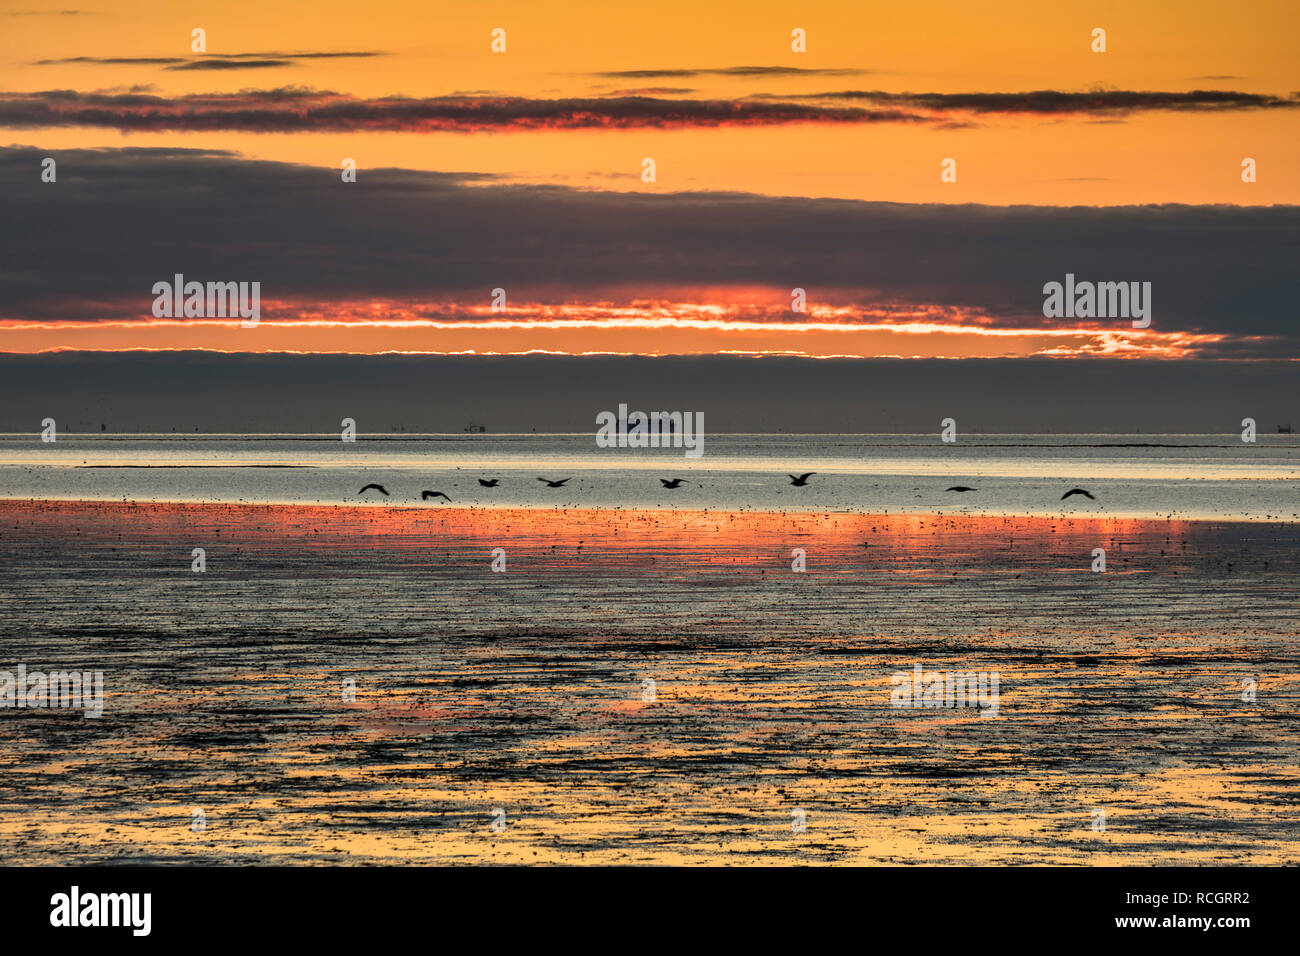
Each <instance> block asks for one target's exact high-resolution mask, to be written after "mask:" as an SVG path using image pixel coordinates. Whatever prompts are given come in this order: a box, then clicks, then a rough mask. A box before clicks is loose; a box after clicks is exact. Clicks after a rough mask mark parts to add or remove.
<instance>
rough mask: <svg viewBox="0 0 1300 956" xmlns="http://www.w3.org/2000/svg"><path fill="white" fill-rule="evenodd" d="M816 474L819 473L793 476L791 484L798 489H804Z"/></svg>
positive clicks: (812, 472)
mask: <svg viewBox="0 0 1300 956" xmlns="http://www.w3.org/2000/svg"><path fill="white" fill-rule="evenodd" d="M815 474H817V472H815V471H806V472H804V473H803V474H802V475H799V476H798V477H795V476H794V475H791V476H790V484H792V485H794V486H795V487H796V488H802V487H803V486H804V485H806V484H808V479H809V478H811V477H812V476H813V475H815Z"/></svg>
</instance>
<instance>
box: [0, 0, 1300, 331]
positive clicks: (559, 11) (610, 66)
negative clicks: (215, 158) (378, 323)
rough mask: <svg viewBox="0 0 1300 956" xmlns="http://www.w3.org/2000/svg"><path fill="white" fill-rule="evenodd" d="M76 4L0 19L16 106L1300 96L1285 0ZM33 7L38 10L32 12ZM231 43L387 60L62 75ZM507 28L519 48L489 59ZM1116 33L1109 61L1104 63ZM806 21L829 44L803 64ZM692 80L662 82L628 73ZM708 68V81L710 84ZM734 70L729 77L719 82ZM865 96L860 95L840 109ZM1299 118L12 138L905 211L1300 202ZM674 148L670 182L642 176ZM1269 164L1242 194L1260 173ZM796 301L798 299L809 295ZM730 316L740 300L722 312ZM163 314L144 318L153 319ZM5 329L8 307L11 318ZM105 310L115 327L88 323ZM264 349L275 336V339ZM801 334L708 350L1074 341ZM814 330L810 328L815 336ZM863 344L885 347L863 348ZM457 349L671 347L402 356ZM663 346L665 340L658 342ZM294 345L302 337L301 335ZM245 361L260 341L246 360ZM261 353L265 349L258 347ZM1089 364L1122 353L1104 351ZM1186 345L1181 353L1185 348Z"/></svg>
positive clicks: (666, 167)
mask: <svg viewBox="0 0 1300 956" xmlns="http://www.w3.org/2000/svg"><path fill="white" fill-rule="evenodd" d="M73 3H74V0H66V2H65V0H60V2H59V3H58V4H46V3H42V2H41V0H30V2H25V3H24V4H22V10H21V11H20V13H21V14H22V15H8V16H3V17H0V89H3V90H6V91H9V92H11V93H12V92H27V93H30V92H35V91H42V90H52V89H60V90H73V91H77V92H79V93H83V94H84V93H90V92H93V91H112V92H115V93H118V94H120V93H124V92H127V91H128V90H130V89H131V88H134V87H145V88H147V91H148V93H149V94H150V95H154V96H160V97H174V96H183V95H187V94H195V93H234V92H236V91H240V90H247V89H257V90H265V89H273V88H277V87H284V86H294V87H300V88H312V89H320V90H333V91H337V92H339V93H342V94H346V95H348V96H351V97H356V98H361V99H369V98H377V97H388V96H395V95H396V96H404V97H440V96H448V95H452V94H476V95H481V94H493V95H498V96H512V97H528V98H540V99H557V98H566V97H604V96H610V95H615V94H624V95H626V94H630V93H632V94H637V95H651V96H669V97H674V98H685V99H711V100H727V101H747V100H748V98H750V97H754V96H773V97H778V98H780V97H790V96H797V95H801V94H811V93H823V92H829V91H843V90H882V91H887V92H891V93H900V92H916V93H919V92H927V93H996V92H1023V91H1033V90H1057V91H1065V92H1079V91H1088V90H1120V91H1123V90H1128V91H1180V92H1186V91H1191V90H1232V91H1237V92H1240V93H1250V94H1264V95H1268V96H1277V97H1286V96H1290V95H1291V94H1292V93H1293V92H1294V91H1295V90H1296V89H1298V88H1300V83H1297V82H1296V80H1297V73H1296V64H1297V62H1298V58H1297V53H1298V52H1300V40H1298V39H1297V38H1298V37H1300V4H1297V3H1295V2H1294V0H1265V2H1260V3H1255V4H1251V5H1250V6H1249V7H1248V8H1240V7H1235V6H1232V5H1224V4H1221V3H1216V2H1208V0H1206V2H1201V0H1195V2H1187V0H1182V2H1178V0H1168V2H1163V0H1162V2H1150V3H1143V4H1140V5H1139V4H1133V3H1128V2H1113V3H1106V2H1098V3H1034V2H1001V3H981V4H971V3H960V2H952V3H944V2H937V3H926V4H898V3H892V2H888V3H887V2H879V3H862V4H852V5H847V4H843V3H815V2H814V3H806V4H800V5H795V6H792V5H790V4H788V3H775V2H771V0H745V2H729V3H713V4H708V5H701V4H696V3H683V2H679V0H667V2H660V3H655V4H652V5H649V6H645V7H627V6H621V5H616V4H610V3H608V2H607V0H566V2H563V3H554V4H552V3H548V4H536V3H532V2H499V3H476V4H453V3H429V2H426V0H410V2H405V0H399V2H393V0H389V2H377V3H372V4H366V5H361V6H358V5H357V4H355V3H353V2H351V0H311V2H305V0H274V2H269V3H268V2H265V0H261V2H213V3H208V4H204V5H202V6H201V7H194V6H190V5H179V4H174V3H169V2H160V0H113V2H106V0H86V2H76V4H75V5H76V8H77V9H78V10H83V11H86V12H85V13H84V14H81V15H57V14H55V13H53V12H50V13H44V12H40V11H44V10H45V9H46V8H47V7H48V8H49V10H50V11H55V10H58V9H61V8H62V7H64V6H68V5H71V4H73ZM24 11H26V12H24ZM195 27H202V28H203V29H204V30H206V34H207V55H209V56H210V57H219V56H221V55H229V54H246V53H262V54H266V55H267V56H268V57H269V56H272V55H274V54H277V53H278V54H282V55H284V54H293V53H305V52H336V53H337V52H372V53H378V54H381V55H377V56H369V57H364V58H319V59H293V58H292V57H287V59H288V60H289V61H290V62H288V64H287V65H284V66H278V67H271V68H266V69H234V70H188V69H180V70H177V69H170V70H169V69H167V68H165V67H164V66H163V65H159V64H142V63H112V64H106V63H88V62H76V63H66V62H64V63H51V64H46V65H38V63H37V61H41V60H66V59H70V58H77V57H90V58H112V59H123V58H136V57H151V58H152V57H176V58H182V59H188V58H191V57H192V56H195V55H194V54H192V53H191V50H190V43H191V30H192V29H193V28H195ZM496 27H501V28H504V29H505V30H506V36H507V41H506V42H507V49H506V52H505V53H493V52H491V50H490V42H491V37H490V33H491V31H492V30H493V28H496ZM1095 27H1101V28H1104V29H1105V30H1106V31H1107V52H1105V53H1094V52H1092V51H1091V50H1090V44H1091V42H1092V40H1091V32H1092V30H1093V29H1094V28H1095ZM794 28H801V29H803V30H805V31H806V32H807V52H806V53H802V54H800V53H795V52H792V51H791V48H790V33H791V30H792V29H794ZM741 66H761V67H797V68H800V69H803V70H840V71H845V72H844V73H843V74H841V75H817V74H811V75H796V76H789V75H761V76H737V75H728V74H720V73H719V72H717V71H725V70H726V69H728V68H734V67H741ZM650 70H653V71H666V72H667V71H691V72H690V73H688V74H687V75H669V76H655V77H632V76H618V77H613V76H603V75H601V74H605V73H611V72H618V71H650ZM698 71H705V72H704V73H700V72H698ZM708 71H714V72H708ZM840 105H843V104H840ZM1298 116H1300V111H1298V110H1296V109H1285V108H1284V109H1232V110H1220V111H1207V110H1180V111H1160V110H1156V111H1140V112H1134V113H1129V114H1123V115H1115V114H1109V115H1077V114H1065V115H1061V114H1049V115H1036V114H1025V113H1020V114H1013V115H1008V114H999V113H979V114H972V113H969V112H967V113H961V112H958V113H954V114H952V116H951V117H950V118H951V120H952V123H950V124H944V123H941V122H925V123H850V124H843V123H833V124H832V123H799V124H793V125H774V126H756V127H748V128H737V127H723V128H712V127H709V126H693V127H690V128H685V129H673V130H662V129H653V128H641V129H602V130H570V131H549V132H519V131H503V132H478V133H448V132H435V133H408V132H312V131H299V132H271V133H255V132H244V131H238V130H228V129H216V130H206V131H202V132H190V131H176V130H168V131H164V132H120V131H118V130H117V129H112V128H106V127H85V126H77V127H66V128H54V127H39V128H11V129H8V130H5V131H4V133H3V135H4V136H5V137H6V141H7V142H10V143H21V144H29V145H35V146H39V147H40V148H42V149H44V150H48V151H50V153H51V154H52V155H56V156H57V154H58V151H59V150H60V149H71V148H74V147H76V148H85V147H121V146H125V145H129V146H168V147H195V148H221V149H231V150H235V151H238V152H239V153H240V154H242V155H243V156H246V157H248V158H255V159H272V160H282V161H288V162H294V163H302V164H309V165H316V166H320V167H324V168H329V169H337V168H338V165H339V162H340V160H341V159H342V158H343V157H354V158H355V159H356V160H357V161H358V163H359V165H360V168H361V170H362V174H363V175H364V171H365V170H366V169H374V168H378V167H404V168H414V169H427V170H443V171H475V172H486V173H494V174H500V175H505V176H508V177H511V178H513V179H515V180H518V181H520V182H526V183H546V184H557V185H565V186H573V187H579V188H588V189H601V190H620V191H622V190H626V191H649V192H655V193H664V194H670V193H673V192H678V191H684V190H735V191H745V192H756V193H764V194H770V195H796V196H817V197H838V198H851V199H862V200H877V201H878V200H884V201H890V202H900V203H933V202H941V203H947V202H952V203H972V202H973V203H986V204H996V205H1003V204H1036V205H1119V204H1143V203H1189V204H1210V203H1230V204H1243V205H1269V204H1275V203H1285V204H1293V203H1297V202H1300V175H1298V174H1300V155H1298V154H1297V150H1296V144H1297V136H1296V134H1297V131H1298V127H1297V117H1298ZM645 157H653V158H654V159H655V161H656V163H657V182H654V183H644V182H642V180H641V176H640V172H641V161H642V159H643V158H645ZM946 157H952V158H954V159H956V161H957V172H958V175H957V182H955V183H944V182H941V181H940V175H939V172H940V162H941V160H943V159H944V158H946ZM1243 157H1251V158H1253V159H1255V160H1256V162H1257V163H1258V181H1257V182H1255V183H1243V182H1242V180H1241V161H1242V159H1243ZM784 294H787V295H788V292H786V293H784ZM721 304H723V305H725V304H726V303H721ZM146 316H147V311H146V312H145V315H144V316H142V318H143V317H146ZM3 318H5V317H4V316H0V319H3ZM88 318H94V317H93V316H88ZM259 334H260V335H261V338H262V340H264V341H265V340H266V339H269V338H270V337H271V333H269V332H268V331H267V330H263V332H262V333H259ZM804 334H805V335H812V334H818V335H819V337H820V341H817V342H804V343H794V344H793V345H791V343H790V342H788V341H787V339H789V338H790V337H791V333H785V332H782V333H779V334H778V333H767V332H761V331H759V330H755V333H754V334H747V335H743V336H742V335H741V334H740V333H735V332H733V333H727V332H721V331H718V332H707V331H701V332H699V333H698V334H696V335H694V336H693V337H692V338H690V340H689V346H688V350H690V351H727V350H737V351H746V350H751V349H753V348H755V347H757V348H759V349H760V350H761V349H763V348H770V349H773V350H777V351H786V350H789V349H791V348H793V350H794V351H795V352H797V353H798V352H801V353H803V354H846V352H845V351H841V350H842V349H843V350H846V351H847V354H859V353H860V352H861V353H862V354H890V355H894V354H899V355H912V354H930V355H933V354H942V355H950V354H951V355H960V354H985V352H986V351H987V350H988V348H995V350H996V354H1032V353H1036V352H1037V353H1042V352H1043V351H1045V350H1050V349H1051V348H1054V347H1055V346H1056V345H1059V344H1060V343H1044V342H1043V341H1042V340H1041V337H1039V338H1029V337H1021V338H1019V339H1016V340H1014V341H1012V340H1007V341H1004V342H1001V343H997V344H996V346H994V345H993V343H989V342H987V341H985V342H984V343H981V344H978V345H975V344H973V343H975V342H976V339H975V337H973V336H970V335H965V334H962V333H958V332H954V333H953V334H951V335H938V334H936V333H934V332H929V331H927V332H919V331H918V332H914V333H912V334H913V335H923V336H925V337H924V338H918V339H916V341H915V342H913V343H911V344H910V345H909V344H900V343H898V342H895V341H894V339H897V338H899V337H900V335H905V333H898V332H883V333H864V332H861V331H856V332H853V333H852V335H853V337H854V341H853V342H851V343H849V342H846V341H844V340H842V337H837V336H835V335H833V334H831V333H825V332H823V333H812V332H805V333H804ZM796 335H797V334H796ZM104 336H108V337H109V339H110V340H111V341H112V342H113V347H117V348H154V347H162V348H178V347H190V346H196V347H215V348H221V347H223V346H222V344H221V343H220V341H219V340H218V339H217V338H214V337H213V334H212V333H211V331H210V330H209V331H208V332H204V331H203V330H198V329H196V330H193V331H182V332H178V333H177V334H175V335H170V336H169V335H168V334H167V333H165V331H164V330H163V329H162V328H161V327H158V328H154V329H153V330H151V331H145V330H136V331H131V332H129V334H127V333H123V334H121V335H119V336H118V337H116V338H114V337H113V334H112V333H110V332H109V330H108V329H104V330H101V331H98V332H93V333H92V332H82V331H80V330H79V328H78V327H77V326H75V325H74V326H67V327H64V328H62V329H59V330H49V329H46V330H43V331H38V330H23V329H21V328H17V329H16V328H13V327H0V349H3V350H11V351H28V350H41V349H46V348H102V347H106V346H105V345H104V344H102V339H103V337H104ZM864 336H867V337H865V338H864ZM434 339H436V340H437V343H438V344H437V346H436V347H437V348H438V350H442V349H443V348H444V347H445V348H446V349H447V350H449V351H462V350H470V351H476V350H477V351H495V350H498V349H499V348H505V349H507V350H528V349H542V350H546V349H550V348H556V349H560V350H566V351H568V350H572V351H606V350H613V351H638V352H640V351H654V348H653V346H652V345H650V344H648V343H647V341H646V340H645V337H644V336H640V335H638V334H635V333H631V332H626V331H624V332H622V333H611V334H602V335H593V336H590V337H583V338H581V340H580V341H575V338H574V336H572V335H562V334H558V333H557V334H551V333H543V332H541V331H540V330H539V331H536V332H530V333H528V334H526V335H514V334H513V333H511V334H507V333H505V332H502V331H499V330H498V331H491V332H490V334H487V333H485V334H483V335H479V336H473V335H469V334H468V333H467V332H465V331H464V330H461V331H459V332H456V333H446V332H439V333H437V334H436V335H432V336H431V335H430V334H428V333H427V332H426V334H424V335H423V337H419V336H415V337H406V338H403V339H401V341H395V340H393V339H392V338H391V337H390V338H386V339H385V340H384V341H385V342H386V343H387V344H388V346H389V348H391V349H394V350H402V348H403V347H404V346H405V345H407V344H412V345H413V346H414V347H415V348H417V349H418V348H420V345H419V343H420V342H426V343H427V342H431V341H434ZM659 340H660V341H662V337H660V339H659ZM277 341H279V340H277ZM283 341H286V342H292V343H293V344H294V345H295V346H296V347H297V348H298V349H300V350H304V351H310V350H315V349H318V348H320V349H324V350H333V349H335V348H338V347H343V348H345V349H351V348H354V347H357V343H358V342H360V343H361V344H360V346H359V347H360V350H363V351H375V350H381V349H380V348H379V344H378V340H377V339H373V338H372V339H370V340H366V339H365V338H364V336H363V337H361V339H358V338H357V337H355V336H353V337H343V336H339V335H337V334H333V333H331V334H329V335H326V334H324V333H320V332H315V333H312V334H311V335H302V336H297V337H295V336H287V337H285V338H284V339H283ZM234 347H235V348H237V349H240V350H242V349H244V348H246V347H248V346H245V345H242V344H241V345H237V346H234ZM260 347H261V346H253V348H254V349H257V348H260ZM1080 347H1081V350H1082V351H1095V350H1096V349H1098V348H1101V349H1103V350H1105V344H1104V343H1102V342H1101V341H1100V340H1099V339H1098V338H1097V336H1093V337H1091V338H1089V339H1087V340H1086V341H1082V340H1081V346H1080ZM1166 354H1170V355H1175V354H1179V349H1178V347H1177V346H1175V345H1174V344H1172V343H1169V344H1168V345H1167V353H1166Z"/></svg>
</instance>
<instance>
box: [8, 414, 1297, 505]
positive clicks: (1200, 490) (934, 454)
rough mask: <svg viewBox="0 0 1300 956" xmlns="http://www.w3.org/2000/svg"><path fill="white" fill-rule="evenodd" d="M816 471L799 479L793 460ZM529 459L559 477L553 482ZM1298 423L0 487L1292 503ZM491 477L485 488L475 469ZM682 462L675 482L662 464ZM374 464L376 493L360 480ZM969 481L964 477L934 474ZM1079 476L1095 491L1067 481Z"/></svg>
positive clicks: (346, 448) (63, 491) (253, 460)
mask: <svg viewBox="0 0 1300 956" xmlns="http://www.w3.org/2000/svg"><path fill="white" fill-rule="evenodd" d="M810 471H811V472H814V473H815V474H814V475H813V476H812V478H811V479H810V480H809V482H808V484H807V486H805V487H794V486H792V485H791V484H790V479H789V477H788V475H789V474H791V473H793V474H802V473H804V472H810ZM539 477H545V478H548V479H552V480H557V479H569V481H568V482H567V484H566V485H565V486H564V487H562V488H554V489H553V488H549V487H547V486H546V485H544V484H543V483H542V482H540V481H538V478H539ZM1297 477H1300V436H1296V435H1272V434H1262V435H1260V436H1259V440H1258V441H1257V442H1256V443H1253V444H1248V443H1245V442H1242V441H1241V440H1240V437H1239V436H1238V435H1236V434H1231V435H1113V434H1112V435H968V436H960V437H959V439H958V440H957V441H956V442H955V443H951V444H945V443H943V442H941V441H940V440H939V438H938V436H937V435H933V434H931V435H827V434H820V435H740V434H726V435H706V436H705V441H704V452H703V454H702V456H700V457H698V458H690V457H687V456H686V455H685V452H684V450H683V449H671V448H668V449H618V448H610V449H602V448H598V447H596V444H595V440H594V437H593V435H592V434H590V433H582V434H544V435H543V434H527V435H408V434H401V435H384V436H366V435H361V436H360V437H359V438H358V440H357V441H356V442H354V443H345V442H343V441H341V440H340V439H339V437H338V436H337V435H176V434H169V435H131V436H121V435H75V434H66V433H65V434H61V435H59V437H58V440H57V441H55V442H53V443H42V442H41V441H40V440H39V437H38V436H37V435H35V434H22V435H13V434H10V435H3V436H0V497H5V498H20V499H32V498H34V499H44V500H68V499H84V500H98V501H121V500H124V499H125V500H132V501H182V502H187V501H207V502H229V503H234V502H258V503H320V504H353V503H358V502H362V501H364V502H366V503H369V504H387V505H391V506H396V507H448V504H447V503H446V502H445V501H443V500H442V499H433V500H432V501H431V502H430V503H429V504H427V505H426V504H423V503H422V500H421V497H420V493H421V492H422V491H424V490H429V491H441V492H443V493H444V494H446V495H447V496H448V497H449V498H450V499H451V505H450V506H451V507H459V506H474V507H491V506H500V507H594V508H677V509H685V510H696V509H720V510H734V511H739V510H758V511H851V512H860V513H871V514H877V513H880V514H889V513H892V514H898V513H917V514H962V513H971V514H990V515H999V514H1005V515H1021V514H1028V515H1054V514H1062V513H1064V514H1072V515H1081V516H1082V515H1095V516H1106V517H1166V516H1173V517H1179V518H1192V519H1198V518H1204V519H1216V518H1217V519H1225V518H1226V519H1235V520H1278V519H1281V520H1292V519H1294V518H1296V517H1297V516H1300V484H1297V481H1296V479H1297ZM480 478H482V479H485V480H490V479H495V480H496V481H497V482H498V485H497V487H494V488H487V487H483V486H481V485H480V484H479V479H480ZM661 478H663V479H673V478H681V479H683V481H682V485H681V487H679V488H677V489H676V490H669V489H665V488H664V487H663V486H662V485H661V484H660V481H659V479H661ZM370 482H378V483H380V484H382V485H384V486H385V488H386V489H387V490H388V491H389V492H390V495H389V496H388V497H385V496H384V495H382V494H380V493H378V492H374V491H370V492H367V493H366V494H365V495H364V496H361V495H360V494H359V493H358V492H359V490H360V488H361V487H362V486H363V485H365V484H367V483H370ZM953 485H965V486H969V487H972V488H974V489H975V490H974V491H970V492H965V493H958V492H950V491H947V490H946V489H947V488H948V487H950V486H953ZM1074 487H1082V488H1086V489H1087V490H1089V491H1090V492H1091V493H1092V494H1093V495H1094V496H1095V500H1089V499H1087V498H1084V497H1082V496H1079V495H1076V496H1073V497H1071V498H1070V499H1068V500H1066V501H1062V500H1061V495H1062V494H1064V493H1065V492H1066V491H1068V490H1069V489H1071V488H1074Z"/></svg>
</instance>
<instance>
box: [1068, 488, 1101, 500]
mask: <svg viewBox="0 0 1300 956" xmlns="http://www.w3.org/2000/svg"><path fill="white" fill-rule="evenodd" d="M1070 495H1083V496H1084V497H1085V498H1090V499H1092V500H1093V501H1096V500H1097V499H1096V498H1093V497H1092V495H1091V494H1089V493H1088V492H1087V491H1085V490H1084V489H1082V488H1071V489H1070V490H1069V491H1067V492H1066V493H1065V494H1063V495H1061V500H1062V501H1064V500H1065V499H1066V498H1068V497H1070Z"/></svg>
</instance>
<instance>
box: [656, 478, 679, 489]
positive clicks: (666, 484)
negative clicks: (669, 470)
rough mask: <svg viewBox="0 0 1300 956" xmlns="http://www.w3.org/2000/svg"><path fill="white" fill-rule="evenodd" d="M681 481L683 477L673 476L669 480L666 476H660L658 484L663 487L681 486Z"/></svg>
mask: <svg viewBox="0 0 1300 956" xmlns="http://www.w3.org/2000/svg"><path fill="white" fill-rule="evenodd" d="M682 481H683V479H681V478H674V479H673V480H672V481H669V480H668V479H667V478H660V479H659V484H661V485H663V486H664V487H665V488H680V487H681V486H682Z"/></svg>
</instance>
